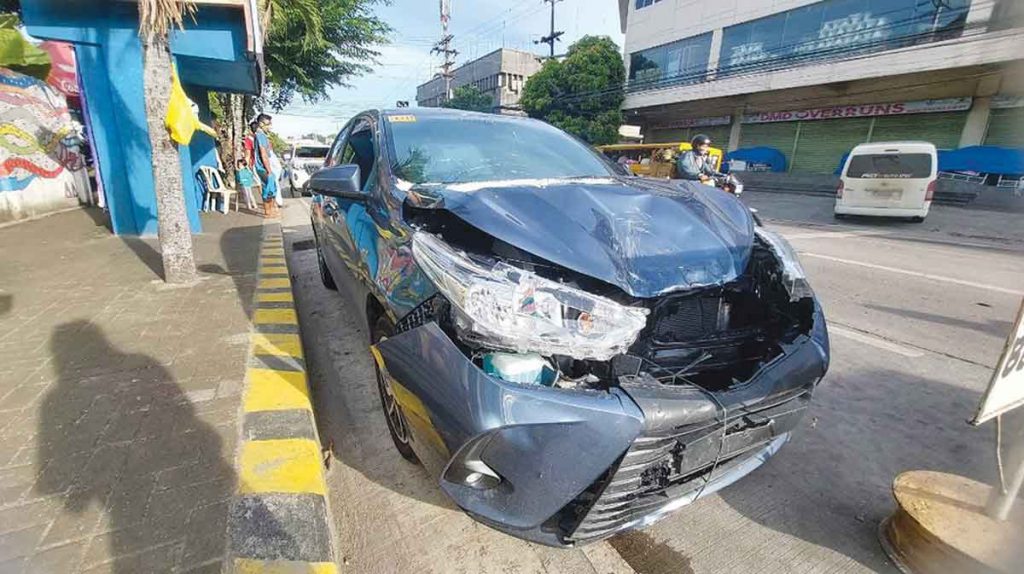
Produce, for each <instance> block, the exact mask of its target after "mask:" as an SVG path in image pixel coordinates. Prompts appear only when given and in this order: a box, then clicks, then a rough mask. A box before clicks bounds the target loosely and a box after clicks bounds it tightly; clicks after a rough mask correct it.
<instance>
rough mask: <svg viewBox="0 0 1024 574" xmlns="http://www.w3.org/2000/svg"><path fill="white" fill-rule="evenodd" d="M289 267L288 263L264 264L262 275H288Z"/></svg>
mask: <svg viewBox="0 0 1024 574" xmlns="http://www.w3.org/2000/svg"><path fill="white" fill-rule="evenodd" d="M287 274H288V267H287V266H286V265H264V266H262V267H261V268H260V275H264V276H266V275H287Z"/></svg>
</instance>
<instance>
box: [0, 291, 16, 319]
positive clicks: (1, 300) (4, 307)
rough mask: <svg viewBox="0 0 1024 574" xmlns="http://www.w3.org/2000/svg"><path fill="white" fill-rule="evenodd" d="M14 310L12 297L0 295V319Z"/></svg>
mask: <svg viewBox="0 0 1024 574" xmlns="http://www.w3.org/2000/svg"><path fill="white" fill-rule="evenodd" d="M12 308H14V295H0V317H3V316H4V315H6V314H8V313H10V312H11V309H12Z"/></svg>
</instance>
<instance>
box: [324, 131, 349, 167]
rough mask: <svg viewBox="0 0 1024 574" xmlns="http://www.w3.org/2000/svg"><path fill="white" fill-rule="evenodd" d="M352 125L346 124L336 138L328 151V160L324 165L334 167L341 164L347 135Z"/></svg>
mask: <svg viewBox="0 0 1024 574" xmlns="http://www.w3.org/2000/svg"><path fill="white" fill-rule="evenodd" d="M349 127H350V126H345V127H344V128H342V130H341V131H340V132H338V137H336V138H334V143H333V144H332V145H331V151H329V152H327V160H326V161H324V167H332V166H335V165H341V152H342V150H344V149H345V137H346V136H347V135H348V132H349Z"/></svg>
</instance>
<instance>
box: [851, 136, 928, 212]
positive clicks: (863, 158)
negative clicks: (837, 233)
mask: <svg viewBox="0 0 1024 574" xmlns="http://www.w3.org/2000/svg"><path fill="white" fill-rule="evenodd" d="M938 163H939V161H938V154H937V153H936V151H935V146H934V145H932V144H930V143H928V142H878V143H865V144H860V145H858V146H857V147H855V148H853V151H851V152H850V155H849V157H847V158H846V163H845V164H844V165H843V171H842V174H841V175H840V180H839V188H838V189H837V190H836V205H835V216H836V218H841V217H844V216H847V215H873V216H877V217H904V218H908V219H910V220H911V221H914V222H922V221H924V218H925V217H927V216H928V210H929V209H930V208H931V205H932V197H933V196H934V195H935V185H936V181H937V178H938Z"/></svg>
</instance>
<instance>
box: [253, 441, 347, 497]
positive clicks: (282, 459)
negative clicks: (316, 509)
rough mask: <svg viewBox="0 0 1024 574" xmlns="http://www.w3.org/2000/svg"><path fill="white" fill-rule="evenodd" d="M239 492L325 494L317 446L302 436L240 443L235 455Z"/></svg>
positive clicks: (325, 489) (325, 488) (325, 487)
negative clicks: (239, 448) (239, 450)
mask: <svg viewBox="0 0 1024 574" xmlns="http://www.w3.org/2000/svg"><path fill="white" fill-rule="evenodd" d="M238 492H239V494H259V493H265V492H309V493H312V494H321V495H322V494H325V493H326V492H327V485H326V484H324V475H323V472H322V470H321V462H320V447H319V446H317V443H316V442H314V441H311V440H309V439H304V438H287V439H273V440H254V441H246V442H244V443H242V452H241V454H240V455H239V457H238Z"/></svg>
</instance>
